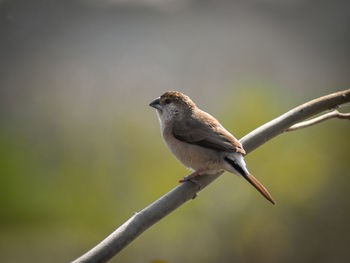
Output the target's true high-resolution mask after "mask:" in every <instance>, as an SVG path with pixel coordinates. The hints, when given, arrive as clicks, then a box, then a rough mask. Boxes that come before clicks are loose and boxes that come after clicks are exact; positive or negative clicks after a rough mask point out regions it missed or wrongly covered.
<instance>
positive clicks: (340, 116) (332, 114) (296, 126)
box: [286, 110, 350, 132]
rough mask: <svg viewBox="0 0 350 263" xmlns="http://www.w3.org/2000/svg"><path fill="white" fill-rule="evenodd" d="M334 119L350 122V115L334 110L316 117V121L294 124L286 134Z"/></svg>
mask: <svg viewBox="0 0 350 263" xmlns="http://www.w3.org/2000/svg"><path fill="white" fill-rule="evenodd" d="M332 118H338V119H348V120H350V113H340V112H339V111H337V110H334V111H331V112H328V113H326V114H323V115H321V116H318V117H316V118H314V119H311V120H308V121H303V122H299V123H297V124H294V125H292V126H291V127H289V128H288V129H286V132H290V131H296V130H299V129H303V128H306V127H309V126H312V125H315V124H317V123H320V122H324V121H326V120H329V119H332Z"/></svg>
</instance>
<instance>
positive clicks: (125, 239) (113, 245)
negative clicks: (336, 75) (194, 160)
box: [73, 89, 350, 263]
mask: <svg viewBox="0 0 350 263" xmlns="http://www.w3.org/2000/svg"><path fill="white" fill-rule="evenodd" d="M347 102H350V89H348V90H344V91H340V92H336V93H333V94H330V95H327V96H323V97H320V98H317V99H314V100H311V101H309V102H307V103H304V104H302V105H300V106H298V107H296V108H294V109H292V110H290V111H288V112H286V113H285V114H283V115H281V116H279V117H277V118H276V119H273V120H272V121H270V122H268V123H266V124H264V125H262V126H260V127H259V128H257V129H255V130H253V131H252V132H250V133H249V134H247V135H246V136H244V137H243V138H242V139H241V140H240V142H241V143H242V145H243V147H244V149H245V151H246V152H247V154H248V153H250V152H251V151H253V150H254V149H256V148H258V147H259V146H261V145H263V144H264V143H266V142H267V141H269V140H271V139H272V138H274V137H276V136H277V135H279V134H281V133H283V132H285V131H287V130H288V129H289V128H290V127H293V125H294V124H296V123H298V122H301V121H304V120H306V119H308V118H310V117H312V116H314V115H316V114H319V113H321V112H324V111H326V110H330V109H334V108H335V107H337V106H339V105H341V104H344V103H347ZM329 118H332V117H327V118H326V117H325V118H324V119H323V120H326V119H329ZM323 120H321V121H323ZM318 122H320V121H318ZM318 122H316V121H314V123H313V124H315V123H318ZM307 126H310V125H307ZM307 126H304V127H307ZM294 130H295V128H294ZM221 174H222V173H218V174H216V175H201V176H198V181H199V182H200V184H201V186H202V187H201V189H199V187H198V186H197V185H195V184H192V183H191V182H188V183H184V184H181V185H178V186H176V187H175V188H174V189H172V190H171V191H170V192H168V193H167V194H165V195H163V196H162V197H160V198H159V199H158V200H156V201H155V202H153V203H152V204H150V205H149V206H147V207H146V208H144V209H142V210H141V211H140V212H137V213H135V214H134V215H133V216H132V217H131V218H130V219H128V220H127V221H126V222H125V223H124V224H123V225H121V226H120V227H119V228H117V229H116V230H115V231H114V232H113V233H111V234H110V235H109V236H108V237H107V238H105V239H104V240H103V241H102V242H101V243H99V244H97V245H96V246H95V247H94V248H92V249H91V250H90V251H88V252H87V253H85V254H84V255H82V256H81V257H79V258H78V259H76V260H75V261H73V262H74V263H82V262H89V263H91V262H94V263H95V262H107V261H108V260H109V259H111V258H112V257H113V256H114V255H116V254H117V253H118V252H119V251H121V250H122V249H123V248H124V247H126V246H127V245H128V244H129V243H131V242H132V241H133V240H134V239H135V238H136V237H138V236H139V235H140V234H141V233H142V232H143V231H145V230H146V229H147V228H149V227H151V226H152V225H153V224H155V223H156V222H158V221H159V220H160V219H162V218H163V217H165V216H166V215H168V214H169V213H171V212H172V211H173V210H175V209H176V208H178V207H179V206H181V205H182V204H183V203H185V202H187V201H188V200H191V199H193V198H194V197H196V194H197V192H199V191H201V190H203V189H204V188H205V187H206V186H207V185H209V184H210V183H211V182H213V181H214V180H215V179H217V178H218V177H219V176H220V175H221Z"/></svg>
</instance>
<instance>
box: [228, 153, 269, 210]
mask: <svg viewBox="0 0 350 263" xmlns="http://www.w3.org/2000/svg"><path fill="white" fill-rule="evenodd" d="M225 161H227V162H228V163H229V164H231V165H232V167H233V168H234V169H235V170H236V171H237V172H238V174H240V175H241V176H242V177H243V178H244V179H246V180H247V181H248V182H249V183H250V184H251V185H252V186H254V187H255V189H256V190H258V191H259V192H260V193H261V194H262V195H263V196H264V197H265V198H266V199H267V200H269V201H270V202H271V203H272V204H275V202H274V201H273V199H272V196H271V195H270V193H269V192H268V191H267V189H266V188H265V187H264V186H263V185H262V184H261V183H260V182H259V181H258V180H257V179H256V178H255V177H254V176H253V175H251V174H250V173H249V172H247V169H244V168H242V167H241V166H240V165H239V164H238V163H237V162H236V161H235V160H232V159H230V158H228V157H225Z"/></svg>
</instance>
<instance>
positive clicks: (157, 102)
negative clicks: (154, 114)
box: [149, 98, 162, 110]
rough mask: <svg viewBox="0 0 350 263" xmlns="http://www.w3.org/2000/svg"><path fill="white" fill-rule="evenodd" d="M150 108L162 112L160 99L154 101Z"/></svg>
mask: <svg viewBox="0 0 350 263" xmlns="http://www.w3.org/2000/svg"><path fill="white" fill-rule="evenodd" d="M149 106H151V107H153V108H155V109H157V110H162V106H161V105H160V99H159V98H156V99H155V100H154V101H152V102H151V103H150V104H149Z"/></svg>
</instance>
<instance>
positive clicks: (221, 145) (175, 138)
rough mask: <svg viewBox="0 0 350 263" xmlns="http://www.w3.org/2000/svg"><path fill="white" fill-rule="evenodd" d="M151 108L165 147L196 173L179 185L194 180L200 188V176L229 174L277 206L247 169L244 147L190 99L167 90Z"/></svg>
mask: <svg viewBox="0 0 350 263" xmlns="http://www.w3.org/2000/svg"><path fill="white" fill-rule="evenodd" d="M149 106H151V107H153V108H155V109H156V112H157V115H158V119H159V123H160V129H161V135H162V137H163V140H164V142H165V144H166V145H167V146H168V148H169V149H170V151H171V152H172V154H173V155H174V156H175V157H176V158H177V159H178V160H179V161H180V162H181V163H182V164H183V165H184V166H186V167H187V168H189V169H190V170H192V171H194V172H193V173H191V174H190V175H188V176H185V177H184V178H183V179H182V180H180V181H179V182H180V183H185V182H188V181H191V182H193V183H196V184H198V185H199V187H200V183H199V182H198V180H196V177H197V176H198V175H201V174H216V173H219V172H223V171H227V172H230V173H233V174H236V175H238V176H240V177H243V178H244V179H246V180H247V181H248V182H249V183H250V184H251V185H252V186H254V187H255V188H256V189H257V190H258V191H259V192H260V193H261V194H262V195H263V196H264V197H265V198H266V199H267V200H269V201H270V202H271V203H272V204H275V202H274V201H273V199H272V197H271V195H270V193H269V192H268V191H267V189H266V188H265V187H264V186H263V185H262V184H261V183H260V182H259V181H258V180H257V179H256V178H255V177H254V176H253V175H251V174H250V173H249V171H248V169H247V168H246V163H245V161H244V155H245V154H246V152H245V150H244V149H243V146H242V144H241V143H240V142H239V141H238V140H237V139H236V138H235V137H234V136H233V135H232V134H231V133H230V132H229V131H227V130H226V129H225V128H224V127H223V126H222V125H221V124H220V122H219V121H218V120H217V119H215V118H214V117H213V116H212V115H210V114H209V113H206V112H205V111H202V110H201V109H199V108H198V107H197V106H196V104H195V103H194V102H193V101H192V100H191V99H190V98H189V97H188V96H186V95H185V94H183V93H181V92H178V91H167V92H165V93H164V94H162V95H161V96H160V97H158V98H156V99H154V100H153V101H152V102H151V103H150V104H149Z"/></svg>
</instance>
